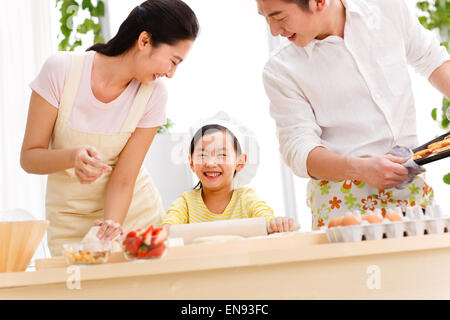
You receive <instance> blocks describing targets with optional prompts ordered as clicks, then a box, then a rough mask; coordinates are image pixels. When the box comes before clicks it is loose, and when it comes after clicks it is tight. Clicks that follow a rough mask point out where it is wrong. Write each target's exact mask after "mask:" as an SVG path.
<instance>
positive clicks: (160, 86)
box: [137, 80, 168, 128]
mask: <svg viewBox="0 0 450 320" xmlns="http://www.w3.org/2000/svg"><path fill="white" fill-rule="evenodd" d="M167 98H168V92H167V88H166V85H165V84H164V82H163V81H160V80H158V82H157V83H156V85H155V88H154V89H153V93H152V95H151V97H150V99H149V100H148V104H147V107H146V109H145V111H144V115H143V116H142V118H141V120H140V121H139V123H138V125H137V127H138V128H154V127H159V126H162V125H165V124H166V105H167Z"/></svg>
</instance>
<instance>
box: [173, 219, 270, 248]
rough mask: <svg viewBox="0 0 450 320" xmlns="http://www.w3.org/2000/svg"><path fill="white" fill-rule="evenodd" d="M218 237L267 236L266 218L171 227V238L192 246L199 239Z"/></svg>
mask: <svg viewBox="0 0 450 320" xmlns="http://www.w3.org/2000/svg"><path fill="white" fill-rule="evenodd" d="M216 235H235V236H241V237H254V236H264V235H267V223H266V218H263V217H261V218H246V219H232V220H221V221H212V222H200V223H189V224H174V225H172V226H170V231H169V238H183V241H184V243H185V244H191V243H192V240H194V239H195V238H198V237H208V236H216Z"/></svg>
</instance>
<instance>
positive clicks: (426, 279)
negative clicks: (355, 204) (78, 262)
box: [0, 232, 450, 299]
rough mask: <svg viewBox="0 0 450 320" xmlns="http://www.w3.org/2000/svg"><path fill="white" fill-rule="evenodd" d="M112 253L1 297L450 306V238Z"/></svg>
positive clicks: (284, 241) (4, 287)
mask: <svg viewBox="0 0 450 320" xmlns="http://www.w3.org/2000/svg"><path fill="white" fill-rule="evenodd" d="M113 256H114V257H115V258H114V259H112V261H111V263H107V264H101V265H92V266H81V267H79V269H78V268H77V269H74V268H68V267H67V266H66V265H65V263H64V262H63V260H62V258H53V259H50V260H48V261H37V264H36V265H37V271H34V272H14V273H3V274H0V299H450V272H448V270H450V234H449V233H444V234H432V235H425V236H422V237H405V238H398V239H383V240H377V241H362V242H353V243H329V242H328V240H327V238H326V235H325V233H314V232H313V233H301V232H296V233H287V234H280V235H278V236H269V237H262V238H254V239H246V240H237V241H234V242H229V243H219V244H199V245H185V246H180V247H170V248H169V249H168V251H167V253H166V255H165V256H164V257H163V258H162V259H158V260H143V261H126V260H125V259H124V258H123V257H122V255H121V253H119V255H117V254H116V255H113ZM74 270H75V271H74ZM77 271H79V275H80V277H81V281H80V282H79V289H77V286H76V285H74V282H73V281H72V280H73V279H74V275H75V273H76V272H77Z"/></svg>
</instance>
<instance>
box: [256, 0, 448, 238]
mask: <svg viewBox="0 0 450 320" xmlns="http://www.w3.org/2000/svg"><path fill="white" fill-rule="evenodd" d="M257 4H258V11H259V13H260V14H261V15H263V16H264V17H265V18H266V20H267V23H268V24H269V26H270V30H271V33H272V34H273V35H274V36H278V35H281V36H283V37H286V38H288V40H289V41H290V43H289V44H287V45H285V46H282V47H281V48H280V49H278V50H277V51H276V52H275V53H274V54H273V56H272V57H271V58H270V60H269V61H268V62H267V64H266V66H265V68H264V72H263V81H264V86H265V89H266V93H267V95H268V97H269V99H270V114H271V116H272V117H273V118H274V119H275V122H276V126H277V135H278V138H279V143H280V152H281V153H282V155H283V157H284V159H285V161H286V163H287V165H288V166H289V167H290V168H291V169H292V170H293V172H294V173H295V174H296V175H298V176H300V177H305V178H312V179H311V180H310V182H309V184H308V195H307V197H308V198H307V199H308V205H309V206H310V208H311V210H312V213H313V228H314V229H316V228H319V227H321V226H323V225H326V224H327V222H328V221H329V220H330V219H331V218H332V217H334V216H336V215H342V214H343V213H345V212H347V211H349V210H354V209H359V210H360V211H361V212H362V213H365V212H367V211H368V210H374V209H375V208H381V209H382V211H383V213H385V212H386V209H387V208H394V207H396V206H402V207H403V209H404V207H405V206H407V205H411V206H413V205H417V204H419V205H422V206H425V205H427V204H431V203H432V198H433V192H432V190H431V188H430V187H428V185H427V184H426V183H425V181H424V180H423V179H422V178H421V177H416V178H415V179H414V181H412V182H411V183H410V184H407V185H406V188H404V189H401V190H399V189H396V188H394V187H395V186H397V185H399V184H401V183H402V182H404V181H405V180H406V179H407V175H408V170H407V169H406V168H405V167H404V166H402V163H404V162H405V161H406V160H407V159H408V158H398V157H394V156H391V155H386V153H387V152H388V151H389V150H390V149H391V148H392V147H393V146H395V145H405V146H407V147H410V148H412V147H414V146H416V145H417V134H416V114H415V107H414V99H413V93H412V88H411V81H410V78H409V74H408V68H407V65H408V64H409V65H411V66H412V67H414V69H415V70H416V71H417V72H419V73H420V74H421V75H423V76H424V77H426V78H428V79H429V81H430V82H431V83H432V84H433V85H434V86H435V87H436V88H437V89H438V90H440V91H441V92H442V93H443V94H445V95H446V96H447V97H449V96H450V61H449V60H450V57H449V55H448V53H447V52H446V50H445V48H444V47H442V46H439V42H438V40H437V39H436V37H435V36H434V35H433V34H432V33H431V32H430V31H428V30H426V29H424V28H423V27H422V26H421V25H420V23H419V22H418V19H417V18H416V17H414V15H412V14H411V13H410V12H409V10H408V8H407V6H406V4H405V1H404V0H328V1H327V0H257Z"/></svg>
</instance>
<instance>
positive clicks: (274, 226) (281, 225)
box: [268, 217, 300, 233]
mask: <svg viewBox="0 0 450 320" xmlns="http://www.w3.org/2000/svg"><path fill="white" fill-rule="evenodd" d="M298 229H300V226H299V225H296V224H295V223H294V219H292V218H287V217H273V218H272V220H270V223H269V228H268V232H269V233H274V232H288V231H294V230H298Z"/></svg>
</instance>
